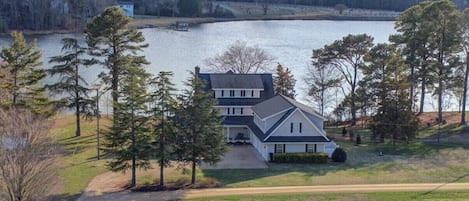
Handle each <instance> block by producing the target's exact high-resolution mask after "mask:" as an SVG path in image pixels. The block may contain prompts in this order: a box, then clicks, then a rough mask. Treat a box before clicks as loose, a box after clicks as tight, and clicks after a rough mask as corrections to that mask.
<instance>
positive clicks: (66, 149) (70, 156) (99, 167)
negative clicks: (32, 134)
mask: <svg viewBox="0 0 469 201" xmlns="http://www.w3.org/2000/svg"><path fill="white" fill-rule="evenodd" d="M74 120H75V119H74V117H73V116H71V115H70V116H64V115H61V116H58V117H56V121H55V125H54V127H53V129H52V130H51V131H50V133H51V135H53V136H56V137H57V138H58V141H59V143H60V144H62V145H63V147H62V148H63V153H64V155H63V157H62V158H61V159H60V164H59V165H60V167H61V168H60V172H59V175H60V180H59V181H58V182H59V185H58V186H59V187H58V189H57V191H58V192H55V194H56V195H54V197H53V198H52V199H53V200H75V199H76V198H78V197H79V196H80V194H81V192H82V191H83V190H84V188H85V187H86V185H87V184H88V182H89V181H91V179H92V178H93V177H94V176H96V175H98V174H100V173H103V172H105V171H107V170H106V167H105V162H104V161H103V160H101V161H98V160H97V158H96V156H97V151H96V144H97V143H96V121H95V119H94V120H93V121H86V120H82V126H81V130H82V135H81V136H80V137H75V124H74ZM101 122H102V123H101V124H102V125H103V126H104V125H108V124H109V121H108V120H105V119H104V118H103V119H101Z"/></svg>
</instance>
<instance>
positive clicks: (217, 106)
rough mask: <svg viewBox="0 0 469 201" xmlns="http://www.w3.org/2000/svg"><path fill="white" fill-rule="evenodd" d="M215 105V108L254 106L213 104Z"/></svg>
mask: <svg viewBox="0 0 469 201" xmlns="http://www.w3.org/2000/svg"><path fill="white" fill-rule="evenodd" d="M213 107H214V108H227V107H229V108H232V107H236V108H241V107H243V108H246V107H252V106H250V105H226V106H223V105H216V106H213Z"/></svg>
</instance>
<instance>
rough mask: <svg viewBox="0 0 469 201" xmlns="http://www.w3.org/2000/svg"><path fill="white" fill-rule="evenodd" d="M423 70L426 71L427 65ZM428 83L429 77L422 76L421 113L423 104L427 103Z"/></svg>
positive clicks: (420, 112)
mask: <svg viewBox="0 0 469 201" xmlns="http://www.w3.org/2000/svg"><path fill="white" fill-rule="evenodd" d="M423 68H424V69H423V71H425V67H423ZM426 85H427V78H425V76H423V77H422V86H421V89H420V109H419V113H418V114H419V115H420V114H422V113H423V106H424V105H425V87H426Z"/></svg>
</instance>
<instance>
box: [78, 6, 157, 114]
mask: <svg viewBox="0 0 469 201" xmlns="http://www.w3.org/2000/svg"><path fill="white" fill-rule="evenodd" d="M130 20H131V19H130V18H129V17H127V16H125V14H124V11H123V10H122V9H120V8H119V7H116V6H114V7H110V8H107V9H106V10H105V11H104V12H103V13H101V14H99V15H98V16H96V17H94V18H93V20H92V21H91V22H90V23H88V24H87V26H86V31H85V33H86V41H87V43H88V46H89V47H90V49H91V50H92V51H91V52H92V53H91V54H92V55H94V56H98V57H101V58H103V59H104V62H103V65H104V66H105V67H106V68H108V69H109V73H107V74H101V75H100V76H101V78H103V80H104V81H106V82H107V83H110V85H111V90H112V101H113V103H117V102H118V101H119V94H118V90H119V80H120V77H121V76H122V74H123V72H124V68H125V65H126V63H128V62H129V61H130V60H131V61H132V62H134V63H135V62H139V63H140V64H147V63H148V62H147V61H146V59H145V58H144V57H143V56H138V54H137V53H138V52H140V51H142V49H143V48H145V47H148V44H144V43H143V42H144V41H145V38H144V37H143V34H142V32H139V31H137V30H135V29H129V28H128V27H127V26H128V24H129V23H130ZM117 109H118V108H117V104H113V112H114V114H116V113H118V111H117Z"/></svg>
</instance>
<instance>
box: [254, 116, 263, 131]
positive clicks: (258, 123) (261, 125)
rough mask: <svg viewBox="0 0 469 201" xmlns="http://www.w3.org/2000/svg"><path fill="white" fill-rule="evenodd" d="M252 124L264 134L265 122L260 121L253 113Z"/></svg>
mask: <svg viewBox="0 0 469 201" xmlns="http://www.w3.org/2000/svg"><path fill="white" fill-rule="evenodd" d="M254 123H255V124H256V126H257V127H259V128H260V129H261V130H262V132H264V133H265V122H264V121H262V120H261V118H259V116H257V115H256V114H255V113H254Z"/></svg>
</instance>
